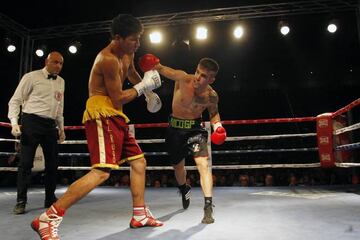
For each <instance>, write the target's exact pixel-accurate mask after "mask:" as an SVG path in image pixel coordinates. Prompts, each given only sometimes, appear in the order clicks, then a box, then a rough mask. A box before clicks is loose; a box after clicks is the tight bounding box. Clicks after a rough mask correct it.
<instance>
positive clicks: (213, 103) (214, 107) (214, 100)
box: [208, 91, 219, 119]
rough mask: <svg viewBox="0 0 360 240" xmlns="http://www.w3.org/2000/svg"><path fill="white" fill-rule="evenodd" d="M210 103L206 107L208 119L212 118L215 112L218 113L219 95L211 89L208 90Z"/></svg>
mask: <svg viewBox="0 0 360 240" xmlns="http://www.w3.org/2000/svg"><path fill="white" fill-rule="evenodd" d="M209 97H210V99H209V102H210V105H209V107H208V111H209V115H210V119H211V118H213V117H214V116H215V115H216V114H218V113H219V110H218V101H219V96H218V95H217V93H216V92H215V91H211V92H210V96H209Z"/></svg>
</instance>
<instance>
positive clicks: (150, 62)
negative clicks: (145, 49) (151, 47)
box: [139, 54, 160, 72]
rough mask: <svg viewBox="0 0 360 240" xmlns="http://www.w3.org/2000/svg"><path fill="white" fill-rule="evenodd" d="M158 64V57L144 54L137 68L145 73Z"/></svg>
mask: <svg viewBox="0 0 360 240" xmlns="http://www.w3.org/2000/svg"><path fill="white" fill-rule="evenodd" d="M159 62H160V59H159V58H158V57H156V56H155V55H152V54H145V55H144V56H142V57H141V58H140V60H139V66H140V69H141V71H143V72H147V71H150V70H152V69H154V67H155V66H156V64H158V63H159Z"/></svg>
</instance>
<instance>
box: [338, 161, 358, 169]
mask: <svg viewBox="0 0 360 240" xmlns="http://www.w3.org/2000/svg"><path fill="white" fill-rule="evenodd" d="M335 166H337V167H343V168H348V167H360V163H338V162H336V163H335Z"/></svg>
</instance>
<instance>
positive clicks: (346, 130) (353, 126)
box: [334, 123, 360, 135]
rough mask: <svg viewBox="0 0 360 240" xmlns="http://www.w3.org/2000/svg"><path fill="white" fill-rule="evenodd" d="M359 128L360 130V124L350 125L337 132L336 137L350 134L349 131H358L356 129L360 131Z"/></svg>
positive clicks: (335, 132)
mask: <svg viewBox="0 0 360 240" xmlns="http://www.w3.org/2000/svg"><path fill="white" fill-rule="evenodd" d="M359 128H360V123H356V124H353V125H350V126H347V127H344V128H340V129H337V130H335V131H334V135H339V134H342V133H344V132H349V131H352V130H356V129H359Z"/></svg>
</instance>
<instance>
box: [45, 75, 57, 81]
mask: <svg viewBox="0 0 360 240" xmlns="http://www.w3.org/2000/svg"><path fill="white" fill-rule="evenodd" d="M56 77H57V76H56V75H53V74H49V75H48V77H47V78H48V79H52V80H56Z"/></svg>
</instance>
